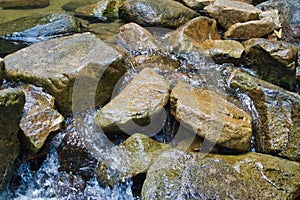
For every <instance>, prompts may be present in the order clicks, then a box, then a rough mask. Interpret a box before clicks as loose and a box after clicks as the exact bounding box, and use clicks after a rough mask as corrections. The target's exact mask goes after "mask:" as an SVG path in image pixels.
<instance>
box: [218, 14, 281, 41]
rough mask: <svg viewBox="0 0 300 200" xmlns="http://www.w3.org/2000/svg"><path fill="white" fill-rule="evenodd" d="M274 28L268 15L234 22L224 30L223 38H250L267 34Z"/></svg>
mask: <svg viewBox="0 0 300 200" xmlns="http://www.w3.org/2000/svg"><path fill="white" fill-rule="evenodd" d="M274 29H275V23H274V22H273V20H272V19H271V18H270V17H267V18H263V19H261V20H252V21H248V22H243V23H236V24H234V25H232V26H230V27H229V29H228V30H227V31H226V32H225V35H224V37H225V38H234V39H250V38H259V37H263V36H265V35H268V34H269V33H271V32H272V31H273V30H274Z"/></svg>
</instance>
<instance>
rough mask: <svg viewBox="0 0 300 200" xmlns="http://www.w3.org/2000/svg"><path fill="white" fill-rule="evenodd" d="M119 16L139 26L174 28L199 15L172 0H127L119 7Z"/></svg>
mask: <svg viewBox="0 0 300 200" xmlns="http://www.w3.org/2000/svg"><path fill="white" fill-rule="evenodd" d="M119 13H120V17H121V18H122V19H124V20H126V21H129V22H135V23H137V24H139V25H141V26H159V27H165V28H176V27H178V26H180V25H183V24H184V23H186V22H188V21H189V20H191V19H193V18H195V17H197V16H199V14H197V13H196V12H195V11H193V10H192V9H190V8H187V7H185V6H184V5H182V4H180V3H178V2H176V1H173V0H164V1H160V0H127V1H125V2H124V4H123V5H122V6H121V7H120V12H119Z"/></svg>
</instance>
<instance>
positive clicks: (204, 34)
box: [176, 16, 221, 42]
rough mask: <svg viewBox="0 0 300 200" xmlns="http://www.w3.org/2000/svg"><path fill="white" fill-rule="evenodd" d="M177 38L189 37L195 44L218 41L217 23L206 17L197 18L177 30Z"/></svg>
mask: <svg viewBox="0 0 300 200" xmlns="http://www.w3.org/2000/svg"><path fill="white" fill-rule="evenodd" d="M176 32H177V34H179V37H189V38H190V39H192V40H195V41H197V42H200V41H203V40H207V39H208V40H219V39H221V38H220V36H219V34H218V29H217V22H216V20H214V19H210V18H208V17H203V16H201V17H197V18H194V19H192V20H191V21H189V22H187V23H186V24H184V25H183V26H181V27H179V28H178V29H177V31H176Z"/></svg>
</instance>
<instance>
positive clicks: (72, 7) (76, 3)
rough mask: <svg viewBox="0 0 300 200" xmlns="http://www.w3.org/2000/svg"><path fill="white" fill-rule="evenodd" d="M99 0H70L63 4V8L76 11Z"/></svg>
mask: <svg viewBox="0 0 300 200" xmlns="http://www.w3.org/2000/svg"><path fill="white" fill-rule="evenodd" d="M98 1H99V0H85V1H76V0H75V1H68V2H67V3H65V4H64V5H62V7H61V8H62V9H64V10H65V11H75V10H76V9H77V8H79V7H83V6H87V5H90V4H93V3H96V2H98Z"/></svg>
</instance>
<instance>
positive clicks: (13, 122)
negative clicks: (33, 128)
mask: <svg viewBox="0 0 300 200" xmlns="http://www.w3.org/2000/svg"><path fill="white" fill-rule="evenodd" d="M24 103H25V95H24V93H23V92H22V90H17V89H5V90H0V159H1V163H0V191H2V190H3V189H4V188H5V186H6V185H7V184H8V182H9V180H10V177H11V172H12V169H13V164H14V162H15V159H16V158H17V157H18V155H19V151H20V144H19V139H18V137H17V134H18V130H19V122H20V118H21V113H22V111H23V107H24Z"/></svg>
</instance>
